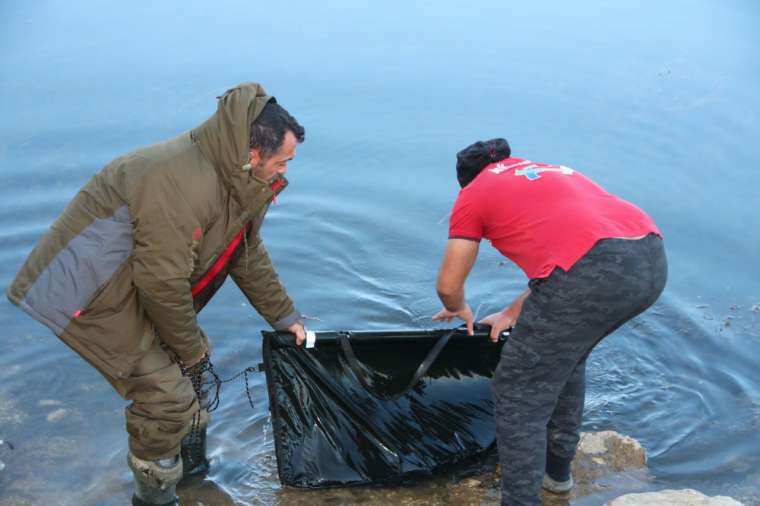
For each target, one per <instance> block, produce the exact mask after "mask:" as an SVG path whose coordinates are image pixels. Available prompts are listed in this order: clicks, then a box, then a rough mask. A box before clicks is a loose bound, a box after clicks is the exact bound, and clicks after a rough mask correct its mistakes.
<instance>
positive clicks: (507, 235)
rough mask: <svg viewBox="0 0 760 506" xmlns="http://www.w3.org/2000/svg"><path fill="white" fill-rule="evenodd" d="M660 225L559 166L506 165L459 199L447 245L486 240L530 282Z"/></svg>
mask: <svg viewBox="0 0 760 506" xmlns="http://www.w3.org/2000/svg"><path fill="white" fill-rule="evenodd" d="M650 232H654V233H656V234H657V235H661V234H660V231H659V230H658V228H657V226H656V225H655V224H654V222H653V221H652V219H651V218H650V217H649V216H647V214H646V213H644V211H642V210H641V209H639V208H638V207H636V206H634V205H633V204H631V203H630V202H627V201H625V200H623V199H621V198H618V197H616V196H614V195H611V194H610V193H607V192H606V191H605V190H604V189H603V188H602V187H601V186H599V185H598V184H596V183H594V182H593V181H592V180H590V179H589V178H587V177H586V176H584V175H583V174H581V173H580V172H578V171H576V170H573V169H571V168H569V167H564V166H562V165H548V164H543V163H535V162H531V161H530V160H523V159H520V158H507V159H505V160H501V161H500V162H496V163H492V164H491V165H489V166H487V167H486V168H485V169H483V171H482V172H481V173H480V174H478V176H477V177H476V178H475V179H474V180H473V181H472V182H470V184H468V185H467V186H465V187H464V188H462V190H460V192H459V196H458V197H457V200H456V202H455V203H454V210H453V211H452V214H451V220H450V221H449V238H451V239H454V238H464V239H472V240H476V241H479V240H480V239H482V238H486V239H488V240H489V241H491V244H492V245H493V247H494V248H496V249H497V250H499V252H501V254H502V255H504V256H505V257H507V258H509V259H510V260H512V261H513V262H514V263H516V264H517V265H518V266H519V267H520V268H521V269H522V270H523V271H525V274H526V275H527V276H528V277H529V278H531V279H532V278H545V277H547V276H548V275H549V274H551V272H552V271H553V270H554V268H555V267H561V268H562V269H563V270H565V271H568V270H569V269H570V267H572V266H573V264H575V262H577V261H578V260H579V259H580V258H581V257H582V256H583V255H585V254H586V253H587V252H588V251H589V250H590V249H591V248H592V247H593V246H594V244H595V243H596V242H597V241H599V240H600V239H606V238H610V237H636V236H640V235H645V234H648V233H650Z"/></svg>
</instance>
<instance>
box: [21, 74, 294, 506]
mask: <svg viewBox="0 0 760 506" xmlns="http://www.w3.org/2000/svg"><path fill="white" fill-rule="evenodd" d="M303 137H304V130H303V127H301V126H300V125H299V124H298V122H297V121H296V120H295V119H294V118H293V117H292V116H290V115H289V114H288V113H287V111H285V110H284V109H283V108H282V107H280V106H279V105H278V104H277V103H276V101H275V99H274V98H273V97H270V96H268V95H267V94H266V92H265V91H264V89H263V88H262V87H261V86H260V85H259V84H256V83H245V84H241V85H239V86H237V87H235V88H232V89H230V90H228V91H227V92H225V93H224V95H223V96H221V97H219V101H218V107H217V111H216V113H214V114H213V115H212V116H211V117H210V118H209V119H208V120H207V121H206V122H205V123H203V124H202V125H201V126H199V127H198V128H195V129H193V130H191V131H189V132H185V133H183V134H181V135H179V136H177V137H175V138H174V139H171V140H168V141H166V142H162V143H159V144H155V145H152V146H148V147H145V148H142V149H138V150H136V151H133V152H131V153H128V154H126V155H124V156H121V157H119V158H117V159H115V160H114V161H112V162H111V163H109V164H108V165H106V166H105V167H104V168H103V169H102V170H101V171H100V172H98V173H97V174H96V175H95V176H94V177H93V178H92V179H91V180H90V181H89V182H88V183H87V184H86V185H85V186H84V187H83V188H82V189H81V190H80V191H79V192H78V193H77V195H76V196H75V197H74V199H73V200H72V201H71V203H70V204H69V205H68V206H67V207H66V209H65V210H64V211H63V213H62V214H61V216H60V217H59V218H58V219H57V220H56V221H55V223H53V225H52V226H51V227H50V230H49V231H48V232H47V234H45V235H44V236H43V237H42V238H41V239H40V241H39V243H38V244H37V245H36V247H35V248H34V250H33V251H32V253H31V254H30V255H29V258H28V259H27V261H26V263H25V264H24V265H23V267H22V268H21V270H20V272H19V273H18V275H17V276H16V279H15V280H14V282H13V284H12V285H11V286H10V288H9V289H8V297H9V299H10V300H11V301H12V302H13V303H14V304H16V305H18V306H20V307H21V308H22V309H23V310H24V311H26V312H27V313H29V314H30V315H31V316H32V317H34V318H35V319H37V320H39V321H41V322H43V323H44V324H45V325H47V326H48V327H50V328H51V329H52V330H53V332H54V333H55V334H56V335H58V337H60V338H61V339H62V340H63V341H64V342H65V343H66V344H67V345H69V346H70V347H71V348H73V349H74V350H75V351H76V352H77V353H79V354H80V355H81V356H82V357H83V358H84V359H85V360H87V361H88V362H89V363H90V364H92V365H93V366H94V367H95V368H96V369H97V370H98V371H100V372H101V373H102V374H103V375H104V376H105V377H106V378H107V379H108V381H109V382H110V383H111V384H112V385H113V386H114V388H115V389H116V390H117V391H118V392H119V394H120V395H122V396H123V397H124V398H125V399H128V400H131V401H132V403H131V404H130V405H129V406H128V407H127V409H126V422H127V431H128V432H129V449H130V455H129V463H130V466H131V467H132V469H133V471H134V472H135V475H136V478H138V479H137V490H136V499H135V500H136V501H138V502H139V501H140V500H143V501H146V502H145V503H147V504H161V503H162V502H163V503H167V502H168V503H169V504H171V503H172V502H171V501H174V500H175V499H174V489H173V484H172V482H175V483H176V481H175V478H177V476H181V474H182V470H181V467H182V461H181V460H180V459H179V458H178V454H179V452H180V446H181V442H182V439H183V437H184V436H185V435H186V434H187V433H188V431H189V430H190V426H191V421H193V420H195V424H196V425H197V424H198V420H200V419H201V418H202V423H206V421H207V419H208V417H207V414H206V416H203V417H201V416H200V413H201V412H202V410H201V407H200V405H199V402H198V399H197V395H196V391H195V390H194V388H193V385H192V384H191V381H190V378H189V377H188V375H185V374H183V373H184V372H186V371H187V370H192V369H193V367H196V368H197V367H198V366H197V365H196V364H199V363H201V364H202V363H203V362H204V361H207V350H208V341H207V339H206V336H205V334H204V333H203V331H202V330H201V328H200V327H199V325H198V321H197V317H196V315H197V313H198V312H199V311H200V310H201V309H202V307H203V306H204V305H205V304H206V302H208V300H209V299H210V298H211V296H212V295H213V294H214V292H216V290H217V289H218V288H219V287H220V286H221V284H222V283H223V282H224V279H225V278H226V276H227V275H228V274H231V275H232V278H233V279H234V280H235V282H236V284H237V285H238V286H239V287H240V288H241V290H242V291H243V293H244V294H245V295H246V297H247V298H248V300H249V301H250V302H251V304H252V305H253V307H254V308H255V309H256V310H257V311H258V312H259V313H260V314H261V315H262V316H263V317H264V318H265V319H266V320H267V321H268V322H269V323H270V324H271V325H272V326H273V327H274V328H275V329H277V330H288V331H290V332H293V333H294V334H295V336H296V339H297V341H298V342H299V344H300V343H301V342H302V341H303V340H304V338H305V331H304V327H303V323H302V322H301V319H300V315H299V313H298V311H297V310H296V308H295V307H294V305H293V302H292V301H291V299H290V298H289V297H288V295H287V293H286V291H285V289H284V287H283V286H282V284H281V283H280V281H279V278H278V276H277V273H276V272H275V270H274V267H273V266H272V263H271V261H270V259H269V256H268V254H267V251H266V249H265V248H264V245H263V243H262V241H261V237H260V235H259V228H260V226H261V223H262V220H263V219H264V215H265V214H266V211H267V209H268V207H269V204H270V203H271V202H272V200H273V199H274V198H275V196H276V194H278V193H279V192H281V191H282V189H283V188H284V187H285V186H286V185H287V181H286V180H285V178H284V174H285V172H286V170H287V163H288V161H290V160H291V159H292V158H293V156H294V155H295V148H296V145H297V144H298V143H299V142H302V141H303ZM196 387H197V385H196ZM178 467H179V471H178V469H177V468H178ZM186 471H187V470H186ZM162 473H163V474H162ZM141 476H142V477H143V478H145V477H146V476H152V477H153V478H155V477H156V476H158V477H159V479H158V482H157V483H153V484H152V485H156V486H157V487H158V489H159V490H160V492H161V493H159V494H158V495H153V496H152V495H151V491H150V490H149V489H150V486H151V484H150V483H148V484H146V483H142V482H141V480H140V477H141ZM177 480H178V478H177ZM154 481H155V480H154ZM167 490H168V491H169V492H166V491H167ZM164 492H166V493H164ZM162 493H163V495H161V494H162ZM151 501H155V502H151ZM159 501H162V502H159Z"/></svg>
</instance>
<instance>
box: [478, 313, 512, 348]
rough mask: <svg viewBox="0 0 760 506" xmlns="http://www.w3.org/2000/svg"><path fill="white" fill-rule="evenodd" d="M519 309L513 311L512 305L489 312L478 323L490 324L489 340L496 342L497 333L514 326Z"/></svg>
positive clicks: (497, 338)
mask: <svg viewBox="0 0 760 506" xmlns="http://www.w3.org/2000/svg"><path fill="white" fill-rule="evenodd" d="M520 309H522V306H520V308H518V309H517V311H515V310H514V309H513V307H512V306H509V307H508V308H505V309H503V310H502V311H499V312H498V313H493V314H489V315H488V316H486V317H485V318H483V319H482V320H480V321H479V322H478V323H482V324H484V325H490V326H491V341H493V342H496V341H498V340H499V334H501V332H502V331H503V330H506V329H510V328H512V327H514V326H515V323H516V322H517V317H518V316H520Z"/></svg>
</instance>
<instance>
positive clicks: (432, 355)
mask: <svg viewBox="0 0 760 506" xmlns="http://www.w3.org/2000/svg"><path fill="white" fill-rule="evenodd" d="M456 330H457V329H452V330H451V331H449V332H447V333H446V334H444V335H442V336H441V337H440V338H438V341H437V342H436V343H435V346H433V348H432V349H431V350H430V351H429V352H428V354H427V356H426V357H425V359H424V360H423V361H422V362H421V363H420V365H419V367H417V370H416V371H415V372H414V375H413V376H412V379H411V380H409V383H408V384H407V386H406V388H404V389H403V390H401V391H400V392H396V393H395V394H392V395H388V394H381V393H379V392H377V391H376V389H375V388H374V386H373V385H372V384H370V383H369V382H368V381H367V379H366V377H365V375H364V372H363V371H362V370H361V368H360V367H359V360H358V359H357V358H356V354H354V349H353V347H352V346H351V339H350V338H349V336H348V334H339V335H338V341H340V347H341V349H342V350H343V353H344V354H345V355H346V359H347V360H348V365H349V366H350V367H351V370H352V371H353V372H354V374H355V375H356V378H357V379H358V380H359V383H361V384H362V386H363V387H364V389H365V390H367V391H368V392H370V393H371V394H373V395H375V396H376V397H380V398H382V399H387V400H396V399H398V398H400V397H401V396H403V395H404V394H406V393H407V392H409V391H410V390H411V389H412V388H414V386H415V385H416V384H417V382H418V381H419V380H420V379H421V378H422V377H423V376H424V375H425V373H427V372H428V369H430V366H432V365H433V362H435V359H436V358H438V355H439V354H440V353H441V350H443V348H444V346H446V344H447V343H448V342H449V339H451V336H453V335H454V333H455V332H456Z"/></svg>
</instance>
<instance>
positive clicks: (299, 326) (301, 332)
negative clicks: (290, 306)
mask: <svg viewBox="0 0 760 506" xmlns="http://www.w3.org/2000/svg"><path fill="white" fill-rule="evenodd" d="M288 332H292V333H293V334H295V335H296V345H298V346H301V345H302V344H303V342H304V341H305V340H306V328H305V327H304V326H303V323H301V322H295V323H294V324H293V325H291V326H290V327H288Z"/></svg>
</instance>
